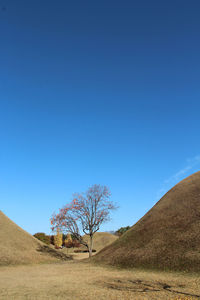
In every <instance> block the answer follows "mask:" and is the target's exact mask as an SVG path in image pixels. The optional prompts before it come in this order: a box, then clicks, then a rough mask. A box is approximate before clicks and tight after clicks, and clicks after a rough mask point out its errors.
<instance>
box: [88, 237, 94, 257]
mask: <svg viewBox="0 0 200 300" xmlns="http://www.w3.org/2000/svg"><path fill="white" fill-rule="evenodd" d="M92 248H93V235H90V245H89V257H92Z"/></svg>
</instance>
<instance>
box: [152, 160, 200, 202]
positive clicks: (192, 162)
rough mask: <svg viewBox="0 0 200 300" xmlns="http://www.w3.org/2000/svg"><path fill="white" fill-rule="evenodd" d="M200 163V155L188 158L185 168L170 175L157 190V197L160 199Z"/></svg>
mask: <svg viewBox="0 0 200 300" xmlns="http://www.w3.org/2000/svg"><path fill="white" fill-rule="evenodd" d="M199 164H200V155H196V156H194V157H193V158H188V159H186V165H185V167H184V168H182V169H180V170H179V171H177V172H176V173H175V174H173V175H172V176H170V177H169V178H168V179H166V180H165V181H164V182H163V184H162V186H161V188H160V189H159V191H158V192H157V199H160V197H161V196H162V195H163V194H165V193H166V192H167V190H169V188H171V187H172V186H174V185H175V184H176V183H177V182H178V181H180V180H181V179H182V178H183V176H186V175H187V174H188V172H190V171H192V170H194V168H195V167H196V166H198V165H199Z"/></svg>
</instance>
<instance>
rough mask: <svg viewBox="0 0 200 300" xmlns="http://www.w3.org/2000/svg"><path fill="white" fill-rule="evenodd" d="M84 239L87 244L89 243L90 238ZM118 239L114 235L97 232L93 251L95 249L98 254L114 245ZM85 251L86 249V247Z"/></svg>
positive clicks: (85, 236) (85, 237)
mask: <svg viewBox="0 0 200 300" xmlns="http://www.w3.org/2000/svg"><path fill="white" fill-rule="evenodd" d="M83 238H84V240H85V241H86V242H89V236H87V235H84V237H83ZM117 239H118V236H116V235H114V234H111V233H108V232H96V233H95V235H94V238H93V249H95V250H96V251H97V252H98V251H100V250H102V249H103V248H105V247H106V246H108V245H110V244H112V243H113V242H114V241H116V240H117ZM83 247H84V246H83ZM84 249H86V247H84Z"/></svg>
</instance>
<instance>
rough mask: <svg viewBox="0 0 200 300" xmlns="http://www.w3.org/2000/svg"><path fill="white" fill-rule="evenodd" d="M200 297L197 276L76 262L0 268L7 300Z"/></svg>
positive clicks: (3, 296)
mask: <svg viewBox="0 0 200 300" xmlns="http://www.w3.org/2000/svg"><path fill="white" fill-rule="evenodd" d="M192 295H193V296H192ZM198 295H200V278H199V276H197V275H184V274H179V273H162V272H150V271H139V270H136V269H134V270H118V269H114V268H105V267H102V266H97V265H93V264H91V263H89V262H84V263H83V262H77V261H76V262H73V261H72V262H66V263H59V264H43V265H34V266H33V265H29V266H28V265H27V266H9V267H0V299H7V300H19V299H20V300H23V299H30V300H32V299H35V300H36V299H37V300H38V299H74V300H93V299H98V300H105V299H109V300H131V299H136V300H140V299H142V300H145V299H177V300H178V299H198V297H197V296H198Z"/></svg>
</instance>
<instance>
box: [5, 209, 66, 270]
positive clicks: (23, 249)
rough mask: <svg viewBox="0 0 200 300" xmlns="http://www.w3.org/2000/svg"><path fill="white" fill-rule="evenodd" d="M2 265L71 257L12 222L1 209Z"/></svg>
mask: <svg viewBox="0 0 200 300" xmlns="http://www.w3.org/2000/svg"><path fill="white" fill-rule="evenodd" d="M0 241H1V243H0V265H10V264H27V263H41V262H50V261H58V260H66V259H69V257H67V256H66V255H65V254H63V253H60V252H58V251H56V250H54V249H51V248H50V247H48V246H46V245H45V244H43V243H42V242H40V241H38V240H37V239H35V238H34V237H33V236H32V235H30V234H29V233H27V232H26V231H24V230H23V229H22V228H20V227H19V226H17V225H16V224H15V223H14V222H12V221H11V220H10V219H9V218H8V217H7V216H5V215H4V214H3V212H2V211H0Z"/></svg>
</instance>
